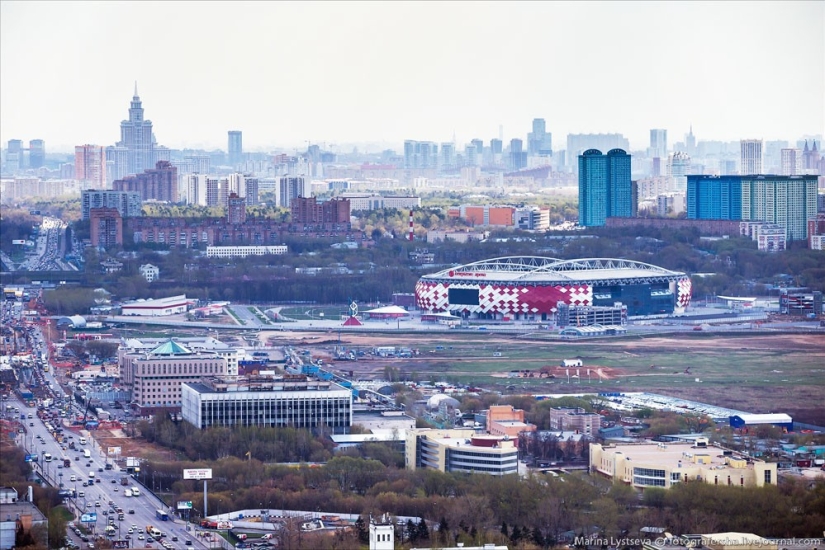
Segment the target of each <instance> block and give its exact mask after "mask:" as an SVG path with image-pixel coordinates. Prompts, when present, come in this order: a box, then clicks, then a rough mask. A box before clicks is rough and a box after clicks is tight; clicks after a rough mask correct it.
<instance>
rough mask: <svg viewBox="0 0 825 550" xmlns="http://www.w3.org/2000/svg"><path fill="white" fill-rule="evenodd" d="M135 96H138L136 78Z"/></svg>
mask: <svg viewBox="0 0 825 550" xmlns="http://www.w3.org/2000/svg"><path fill="white" fill-rule="evenodd" d="M135 97H138V93H137V80H135Z"/></svg>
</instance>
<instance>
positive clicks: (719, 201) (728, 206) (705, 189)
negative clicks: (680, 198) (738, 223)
mask: <svg viewBox="0 0 825 550" xmlns="http://www.w3.org/2000/svg"><path fill="white" fill-rule="evenodd" d="M687 217H688V219H691V220H741V219H742V176H737V175H729V176H724V175H723V176H704V175H701V176H699V175H689V176H687Z"/></svg>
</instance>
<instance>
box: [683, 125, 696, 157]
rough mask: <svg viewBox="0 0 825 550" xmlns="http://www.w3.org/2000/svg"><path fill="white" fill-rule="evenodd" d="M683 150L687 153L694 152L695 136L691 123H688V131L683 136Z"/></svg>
mask: <svg viewBox="0 0 825 550" xmlns="http://www.w3.org/2000/svg"><path fill="white" fill-rule="evenodd" d="M685 152H686V153H687V154H688V155H695V154H696V136H694V135H693V124H691V125H690V132H688V134H687V135H686V136H685Z"/></svg>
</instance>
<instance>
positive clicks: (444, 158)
mask: <svg viewBox="0 0 825 550" xmlns="http://www.w3.org/2000/svg"><path fill="white" fill-rule="evenodd" d="M454 166H455V146H454V145H453V144H452V143H447V142H445V143H442V144H441V168H446V169H450V168H453V167H454Z"/></svg>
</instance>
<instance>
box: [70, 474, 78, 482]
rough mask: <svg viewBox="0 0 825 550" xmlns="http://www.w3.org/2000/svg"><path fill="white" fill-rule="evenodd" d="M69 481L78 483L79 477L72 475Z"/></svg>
mask: <svg viewBox="0 0 825 550" xmlns="http://www.w3.org/2000/svg"><path fill="white" fill-rule="evenodd" d="M69 481H77V476H75V475H72V477H70V478H69Z"/></svg>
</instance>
